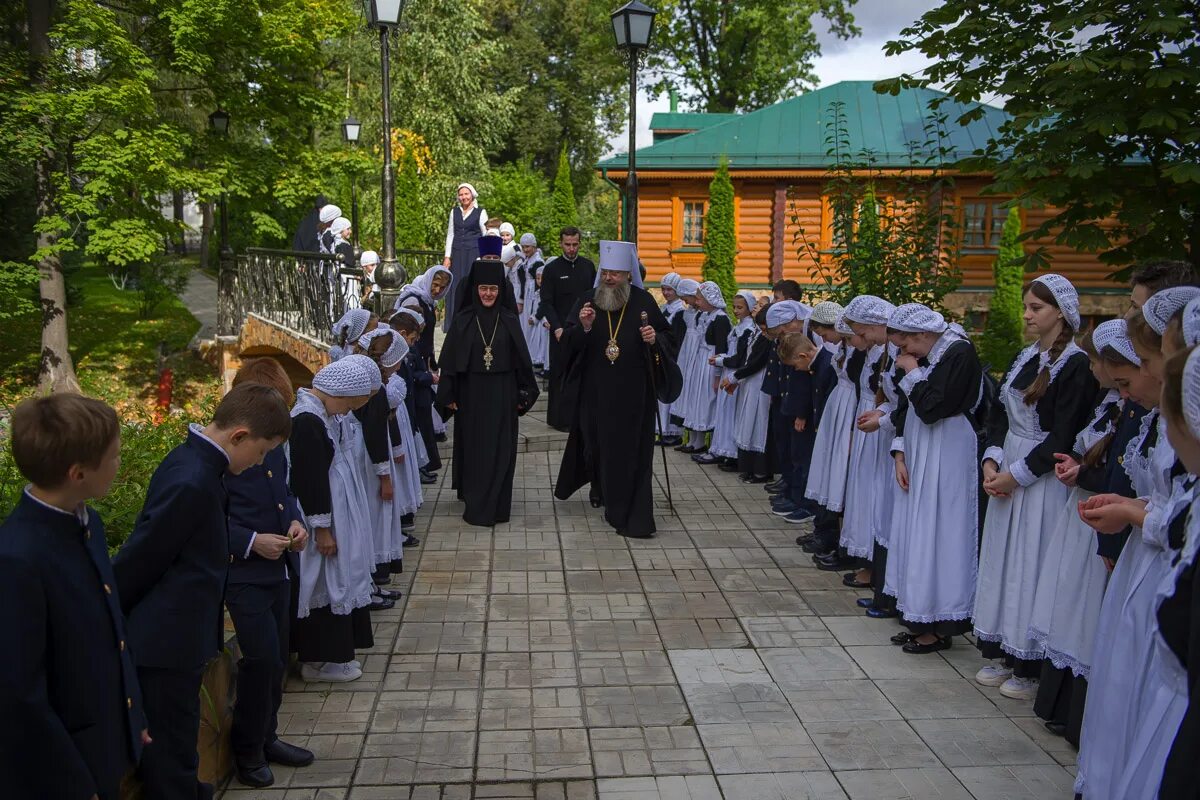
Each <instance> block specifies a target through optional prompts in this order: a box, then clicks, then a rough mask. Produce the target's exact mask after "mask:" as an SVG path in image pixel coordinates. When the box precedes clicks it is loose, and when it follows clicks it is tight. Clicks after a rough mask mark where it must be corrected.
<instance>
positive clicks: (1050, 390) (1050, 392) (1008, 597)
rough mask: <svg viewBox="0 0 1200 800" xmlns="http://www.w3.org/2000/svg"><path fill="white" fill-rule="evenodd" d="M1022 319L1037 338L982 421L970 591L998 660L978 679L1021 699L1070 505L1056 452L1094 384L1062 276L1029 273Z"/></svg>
mask: <svg viewBox="0 0 1200 800" xmlns="http://www.w3.org/2000/svg"><path fill="white" fill-rule="evenodd" d="M1024 298H1025V323H1026V326H1027V327H1029V328H1030V330H1031V331H1032V332H1033V333H1034V334H1035V335H1036V336H1037V337H1038V341H1036V342H1034V343H1033V344H1032V345H1030V346H1029V347H1027V348H1025V349H1024V350H1022V351H1021V353H1020V354H1019V355H1018V356H1017V358H1016V360H1015V361H1014V362H1013V364H1012V366H1011V367H1010V368H1009V370H1008V373H1007V375H1006V376H1005V379H1004V383H1003V385H1002V386H1001V388H1000V398H999V402H998V403H997V404H996V407H995V408H994V409H993V412H992V414H991V415H990V416H991V418H990V419H989V421H988V442H987V444H988V447H987V449H986V450H985V451H984V457H983V488H984V491H986V492H987V493H988V495H989V499H988V508H987V515H986V517H985V521H984V529H983V542H982V545H981V549H980V557H979V582H978V585H977V587H976V591H975V636H976V638H977V640H978V643H979V647H980V650H981V651H982V653H983V656H984V658H988V659H993V660H995V661H996V662H997V663H995V664H990V665H988V666H985V667H983V668H982V669H980V670H979V672H978V673H976V675H975V680H976V682H978V683H980V684H981V685H984V686H999V687H1000V692H1001V694H1003V695H1005V696H1006V697H1011V698H1014V699H1020V700H1033V699H1034V697H1035V696H1036V695H1037V683H1038V677H1039V676H1040V675H1041V669H1042V665H1041V661H1042V658H1043V656H1044V655H1045V652H1044V651H1043V649H1042V647H1041V645H1040V644H1038V642H1037V641H1036V640H1034V639H1032V638H1030V636H1029V622H1030V620H1031V618H1032V615H1033V594H1034V591H1035V589H1036V588H1037V581H1038V576H1039V574H1040V571H1041V569H1042V566H1043V564H1045V563H1046V562H1045V559H1046V549H1047V547H1048V545H1049V542H1050V536H1049V531H1050V528H1051V526H1052V525H1054V524H1055V523H1057V522H1058V514H1059V512H1061V511H1062V507H1063V504H1064V503H1066V501H1067V487H1065V486H1063V485H1062V484H1061V483H1059V482H1058V481H1057V480H1056V479H1055V477H1054V465H1055V463H1056V460H1055V458H1054V454H1055V453H1066V452H1069V451H1070V448H1071V445H1072V444H1074V442H1075V436H1076V434H1078V433H1079V431H1080V430H1082V429H1083V427H1084V426H1085V425H1087V423H1088V419H1089V418H1090V417H1091V413H1092V408H1093V406H1094V398H1095V397H1096V393H1097V391H1098V389H1099V387H1098V386H1097V384H1096V379H1095V378H1094V377H1092V373H1091V369H1090V367H1089V365H1088V357H1087V354H1086V353H1084V352H1083V351H1082V350H1081V349H1080V348H1079V346H1078V345H1076V344H1075V342H1074V341H1073V339H1072V336H1073V334H1074V333H1075V332H1076V331H1077V330H1078V329H1079V323H1080V318H1079V295H1078V293H1077V292H1076V291H1075V287H1074V286H1072V285H1071V282H1070V281H1068V280H1067V279H1066V278H1064V277H1062V276H1061V275H1055V274H1049V275H1043V276H1041V277H1039V278H1036V279H1035V280H1034V281H1033V282H1032V283H1031V284H1030V285H1029V286H1028V287H1026V290H1025V293H1024Z"/></svg>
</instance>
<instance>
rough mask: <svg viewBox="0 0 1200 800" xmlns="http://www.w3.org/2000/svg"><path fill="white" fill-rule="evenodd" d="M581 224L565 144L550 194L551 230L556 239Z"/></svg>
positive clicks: (559, 157)
mask: <svg viewBox="0 0 1200 800" xmlns="http://www.w3.org/2000/svg"><path fill="white" fill-rule="evenodd" d="M578 224H579V209H578V208H577V207H576V206H575V189H574V188H573V187H572V186H571V162H569V161H568V160H567V145H566V142H564V143H563V146H562V150H561V151H559V154H558V171H557V172H556V173H554V188H553V190H552V191H551V193H550V230H551V234H552V235H553V236H554V238H556V239H557V238H558V232H559V231H560V230H561V229H563V228H565V227H567V226H569V225H578Z"/></svg>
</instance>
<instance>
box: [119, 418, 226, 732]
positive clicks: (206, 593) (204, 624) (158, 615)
mask: <svg viewBox="0 0 1200 800" xmlns="http://www.w3.org/2000/svg"><path fill="white" fill-rule="evenodd" d="M228 465H229V460H228V459H227V458H226V456H225V453H224V452H223V451H222V450H221V449H220V448H218V447H217V446H216V445H213V444H211V443H210V442H208V441H206V440H205V439H204V438H203V437H202V436H200V435H198V433H197V432H196V429H195V428H193V430H192V432H191V433H190V434H188V438H187V441H186V442H184V443H183V444H181V445H179V446H178V447H176V448H175V449H174V450H172V451H171V452H170V453H168V454H167V457H166V458H165V459H163V462H162V463H161V464H159V465H158V469H156V470H155V471H154V475H153V477H151V478H150V487H149V489H148V490H147V491H146V503H145V505H143V506H142V513H141V515H140V516H138V521H137V525H136V526H135V527H134V529H133V534H132V535H131V536H130V537H129V540H128V541H127V542H125V545H124V546H123V547H122V548H121V550H120V552H118V553H117V555H116V557H115V558H114V559H113V569H114V571H115V572H116V576H117V585H118V586H120V588H121V606H122V608H123V609H124V610H125V616H126V617H127V619H128V620H129V639H130V641H131V642H132V644H133V655H134V661H135V662H136V663H137V665H138V666H139V667H156V668H160V669H175V670H187V671H191V670H197V669H200V668H202V667H203V666H204V665H205V664H206V663H208V660H209V659H210V658H212V657H213V656H215V655H216V654H217V653H218V652H220V650H221V632H222V624H221V602H222V599H223V598H224V594H225V578H226V575H227V573H228V572H229V562H230V560H231V558H232V557H231V556H230V555H229V528H228V523H227V520H226V505H227V500H226V494H225V485H224V481H223V478H224V475H225V471H226V468H227V467H228ZM151 735H152V736H153V734H151Z"/></svg>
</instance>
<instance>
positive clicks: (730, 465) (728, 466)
mask: <svg viewBox="0 0 1200 800" xmlns="http://www.w3.org/2000/svg"><path fill="white" fill-rule="evenodd" d="M717 469H719V470H721V472H737V471H738V465H737V462H736V461H722V462H721V463H720V464H717Z"/></svg>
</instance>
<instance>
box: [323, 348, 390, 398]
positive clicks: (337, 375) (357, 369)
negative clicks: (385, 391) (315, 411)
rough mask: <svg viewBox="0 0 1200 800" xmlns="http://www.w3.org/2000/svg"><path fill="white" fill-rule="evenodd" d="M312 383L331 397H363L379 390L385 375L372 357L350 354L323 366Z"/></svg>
mask: <svg viewBox="0 0 1200 800" xmlns="http://www.w3.org/2000/svg"><path fill="white" fill-rule="evenodd" d="M312 385H313V388H314V389H319V390H320V391H322V392H324V393H325V394H327V395H329V396H330V397H362V396H363V395H369V394H372V393H374V392H376V391H378V390H379V387H380V386H382V385H383V376H382V374H381V373H380V372H379V367H378V365H376V363H375V362H374V361H372V360H371V359H369V358H367V357H366V356H359V355H349V356H346V357H345V358H343V359H342V360H340V361H335V362H334V363H332V364H327V365H326V366H324V367H322V368H321V370H320V371H319V372H318V373H317V374H316V375H314V376H313V381H312Z"/></svg>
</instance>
